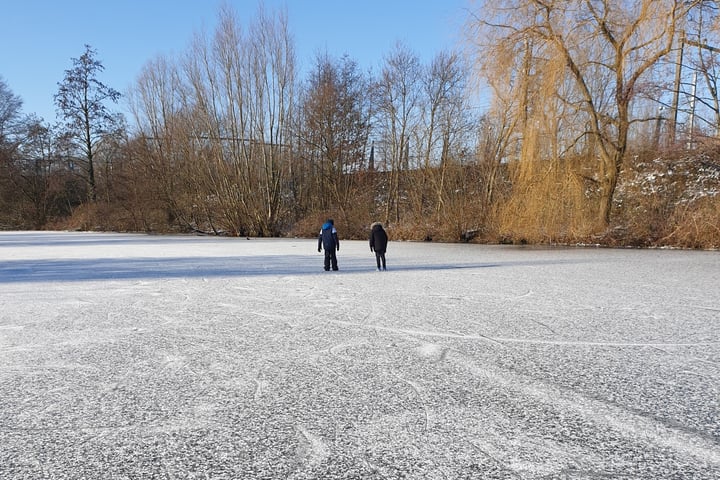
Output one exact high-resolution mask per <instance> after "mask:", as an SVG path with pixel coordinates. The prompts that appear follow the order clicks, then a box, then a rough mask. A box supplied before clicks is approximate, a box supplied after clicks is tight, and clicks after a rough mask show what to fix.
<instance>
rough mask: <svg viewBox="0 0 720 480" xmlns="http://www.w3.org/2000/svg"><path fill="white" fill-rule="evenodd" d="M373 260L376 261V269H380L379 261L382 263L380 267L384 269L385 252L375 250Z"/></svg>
mask: <svg viewBox="0 0 720 480" xmlns="http://www.w3.org/2000/svg"><path fill="white" fill-rule="evenodd" d="M375 261H377V267H378V270H380V263H382V269H383V270H385V252H375Z"/></svg>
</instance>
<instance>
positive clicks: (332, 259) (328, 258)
mask: <svg viewBox="0 0 720 480" xmlns="http://www.w3.org/2000/svg"><path fill="white" fill-rule="evenodd" d="M331 265H332V269H333V270H337V269H338V264H337V255H335V250H325V265H324V266H325V271H328V270H330V266H331Z"/></svg>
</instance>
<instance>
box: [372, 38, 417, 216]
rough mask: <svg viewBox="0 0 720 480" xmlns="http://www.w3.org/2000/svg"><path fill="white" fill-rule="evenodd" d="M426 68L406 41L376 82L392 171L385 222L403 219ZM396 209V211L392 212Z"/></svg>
mask: <svg viewBox="0 0 720 480" xmlns="http://www.w3.org/2000/svg"><path fill="white" fill-rule="evenodd" d="M421 74H422V69H421V66H420V61H419V59H418V57H417V56H416V55H415V54H414V53H412V52H411V51H410V50H409V49H408V48H407V47H405V46H404V45H402V44H397V45H396V46H395V49H394V50H393V51H392V52H391V53H390V54H389V55H388V56H387V57H386V58H385V65H384V67H383V68H382V71H381V73H380V78H379V79H378V80H377V83H376V85H375V89H374V93H375V102H376V107H375V114H376V117H377V125H378V129H379V131H378V136H379V138H380V139H381V142H380V146H381V153H382V156H383V159H384V169H385V170H386V171H387V172H388V175H389V177H388V179H389V182H388V192H387V200H386V208H385V222H386V223H387V222H388V221H389V220H390V218H391V216H392V218H394V221H396V222H397V221H399V220H400V211H401V208H400V200H401V195H400V183H401V182H400V180H401V177H402V171H403V170H407V169H408V168H409V166H410V136H411V133H412V131H413V130H414V128H415V126H416V125H417V123H418V114H419V111H418V103H419V101H420V92H421V90H420V85H421V83H420V80H421ZM393 213H394V215H392V214H393Z"/></svg>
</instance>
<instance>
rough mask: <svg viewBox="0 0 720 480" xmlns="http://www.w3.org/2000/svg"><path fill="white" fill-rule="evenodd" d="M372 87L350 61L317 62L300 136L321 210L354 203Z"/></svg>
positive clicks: (305, 97) (303, 104)
mask: <svg viewBox="0 0 720 480" xmlns="http://www.w3.org/2000/svg"><path fill="white" fill-rule="evenodd" d="M368 86H369V81H368V79H367V78H366V77H365V76H364V75H363V74H362V73H361V72H360V71H359V69H358V66H357V63H356V62H354V61H353V60H351V59H350V58H348V57H347V56H345V57H343V58H342V59H340V60H335V59H332V58H330V57H329V56H328V55H319V56H318V57H317V58H316V66H315V69H314V70H313V71H312V72H311V73H310V78H309V80H308V82H307V85H306V87H305V90H304V93H303V95H302V99H301V102H300V112H299V114H300V116H301V117H302V118H301V120H300V122H301V125H300V128H299V129H298V131H299V136H300V139H301V146H302V151H303V152H304V155H305V163H306V164H307V165H308V166H309V167H310V168H311V172H312V175H311V177H312V179H313V180H314V181H315V182H316V188H315V190H314V191H315V193H316V196H317V198H318V202H319V204H318V205H317V208H318V209H320V210H327V209H329V208H330V207H331V205H336V206H337V207H339V208H340V209H345V207H347V206H348V204H349V203H350V202H351V201H352V198H351V195H352V193H353V190H352V186H353V179H354V178H355V177H354V174H355V173H357V172H358V171H360V170H361V169H362V168H363V167H364V165H363V162H364V154H365V149H366V147H367V142H368V133H369V114H370V113H369V112H370V109H369V101H368V97H367V95H366V92H367V91H368Z"/></svg>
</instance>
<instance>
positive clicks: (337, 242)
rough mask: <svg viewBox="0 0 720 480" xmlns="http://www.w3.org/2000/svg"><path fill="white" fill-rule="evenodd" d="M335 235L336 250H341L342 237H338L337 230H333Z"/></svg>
mask: <svg viewBox="0 0 720 480" xmlns="http://www.w3.org/2000/svg"><path fill="white" fill-rule="evenodd" d="M333 237H335V250H337V251H338V252H339V251H340V239H339V238H338V234H337V230H333Z"/></svg>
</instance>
